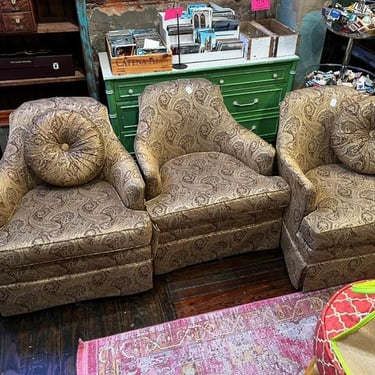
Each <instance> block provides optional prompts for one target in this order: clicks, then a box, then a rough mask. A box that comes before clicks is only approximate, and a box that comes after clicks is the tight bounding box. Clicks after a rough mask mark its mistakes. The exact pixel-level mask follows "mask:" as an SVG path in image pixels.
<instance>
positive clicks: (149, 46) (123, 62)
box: [106, 29, 172, 75]
mask: <svg viewBox="0 0 375 375" xmlns="http://www.w3.org/2000/svg"><path fill="white" fill-rule="evenodd" d="M106 45H107V53H108V57H109V62H110V65H111V69H112V74H113V75H121V74H138V73H149V72H163V71H168V70H172V52H171V51H170V49H169V48H167V47H166V46H165V44H164V43H163V41H162V39H161V37H160V35H159V33H158V32H157V31H156V29H126V30H114V31H109V32H108V33H107V34H106Z"/></svg>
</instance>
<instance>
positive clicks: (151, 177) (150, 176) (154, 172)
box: [134, 140, 161, 200]
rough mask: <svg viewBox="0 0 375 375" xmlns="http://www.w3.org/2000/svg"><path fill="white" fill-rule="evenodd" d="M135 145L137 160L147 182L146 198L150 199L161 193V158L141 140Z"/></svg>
mask: <svg viewBox="0 0 375 375" xmlns="http://www.w3.org/2000/svg"><path fill="white" fill-rule="evenodd" d="M134 145H135V154H136V157H137V161H138V164H139V167H140V169H141V171H142V174H143V178H144V180H145V182H146V191H145V198H146V200H150V199H152V198H155V197H157V196H158V195H159V194H160V193H161V176H160V164H159V159H158V158H157V157H156V156H155V155H154V154H153V152H152V151H151V149H150V148H149V147H148V146H146V145H145V144H143V142H142V141H141V140H138V141H137V142H135V143H134Z"/></svg>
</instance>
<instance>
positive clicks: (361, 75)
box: [305, 67, 375, 95]
mask: <svg viewBox="0 0 375 375" xmlns="http://www.w3.org/2000/svg"><path fill="white" fill-rule="evenodd" d="M305 82H306V86H308V87H316V86H328V85H338V86H349V87H353V88H355V89H356V90H357V91H360V92H363V93H364V94H368V95H374V93H375V87H374V85H375V81H374V76H372V75H370V73H369V72H364V71H355V70H353V69H350V68H349V67H347V68H346V69H345V70H344V72H343V73H342V71H341V69H340V68H339V69H337V70H335V69H329V70H313V71H312V72H310V73H308V74H307V75H306V77H305Z"/></svg>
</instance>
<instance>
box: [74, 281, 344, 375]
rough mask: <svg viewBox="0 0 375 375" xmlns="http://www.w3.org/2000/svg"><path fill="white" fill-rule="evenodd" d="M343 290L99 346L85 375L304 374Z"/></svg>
mask: <svg viewBox="0 0 375 375" xmlns="http://www.w3.org/2000/svg"><path fill="white" fill-rule="evenodd" d="M336 290H337V288H331V289H326V290H321V291H316V292H310V293H302V292H297V293H293V294H289V295H286V296H282V297H277V298H272V299H268V300H263V301H259V302H253V303H249V304H246V305H242V306H236V307H233V308H227V309H223V310H219V311H215V312H211V313H207V314H202V315H197V316H193V317H189V318H184V319H178V320H175V321H171V322H167V323H164V324H160V325H156V326H152V327H147V328H143V329H139V330H134V331H129V332H125V333H121V334H117V335H113V336H109V337H103V338H99V339H96V340H91V341H86V342H84V341H81V340H80V342H79V346H78V353H77V375H94V374H95V375H96V374H100V375H104V374H114V375H115V374H118V375H122V374H129V375H130V374H131V375H198V374H199V375H231V374H233V375H240V374H241V375H242V374H243V375H258V374H259V375H268V374H270V375H271V374H272V375H275V374H282V375H287V374H290V375H298V374H303V372H304V369H305V368H306V367H307V366H308V364H309V362H310V360H311V358H312V355H313V352H312V350H313V347H312V345H313V335H314V329H315V326H316V322H317V319H318V317H319V315H320V312H321V311H322V309H323V307H324V305H325V304H326V303H327V302H328V299H329V297H330V296H331V295H332V294H333V293H334V292H335V291H336Z"/></svg>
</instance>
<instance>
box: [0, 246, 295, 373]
mask: <svg viewBox="0 0 375 375" xmlns="http://www.w3.org/2000/svg"><path fill="white" fill-rule="evenodd" d="M293 291H294V289H293V287H292V285H291V284H290V282H289V279H288V275H287V272H286V268H285V264H284V260H283V257H282V254H281V251H280V250H279V249H276V250H271V251H262V252H256V253H248V254H243V255H239V256H235V257H231V258H227V259H223V260H216V261H213V262H208V263H205V264H200V265H195V266H191V267H186V268H184V269H181V270H176V271H173V272H170V273H168V274H165V275H159V276H156V277H155V280H154V288H153V289H152V290H150V291H147V292H144V293H140V294H137V295H134V296H127V297H118V298H106V299H101V300H96V301H86V302H81V303H76V304H71V305H66V306H61V307H55V308H51V309H47V310H43V311H40V312H35V313H31V314H24V315H19V316H14V317H7V318H0V375H44V374H48V375H49V374H54V375H59V374H61V375H73V374H75V362H76V351H77V345H78V340H79V339H82V340H85V341H86V340H92V339H95V338H98V337H103V336H109V335H113V334H116V333H120V332H125V331H129V330H133V329H138V328H142V327H146V326H151V325H155V324H159V323H163V322H166V321H170V320H174V319H177V318H179V317H185V316H191V315H196V314H201V313H205V312H208V311H213V310H218V309H222V308H226V307H231V306H236V305H239V304H244V303H249V302H253V301H258V300H261V299H265V298H272V297H276V296H279V295H283V294H288V293H291V292H293Z"/></svg>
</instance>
